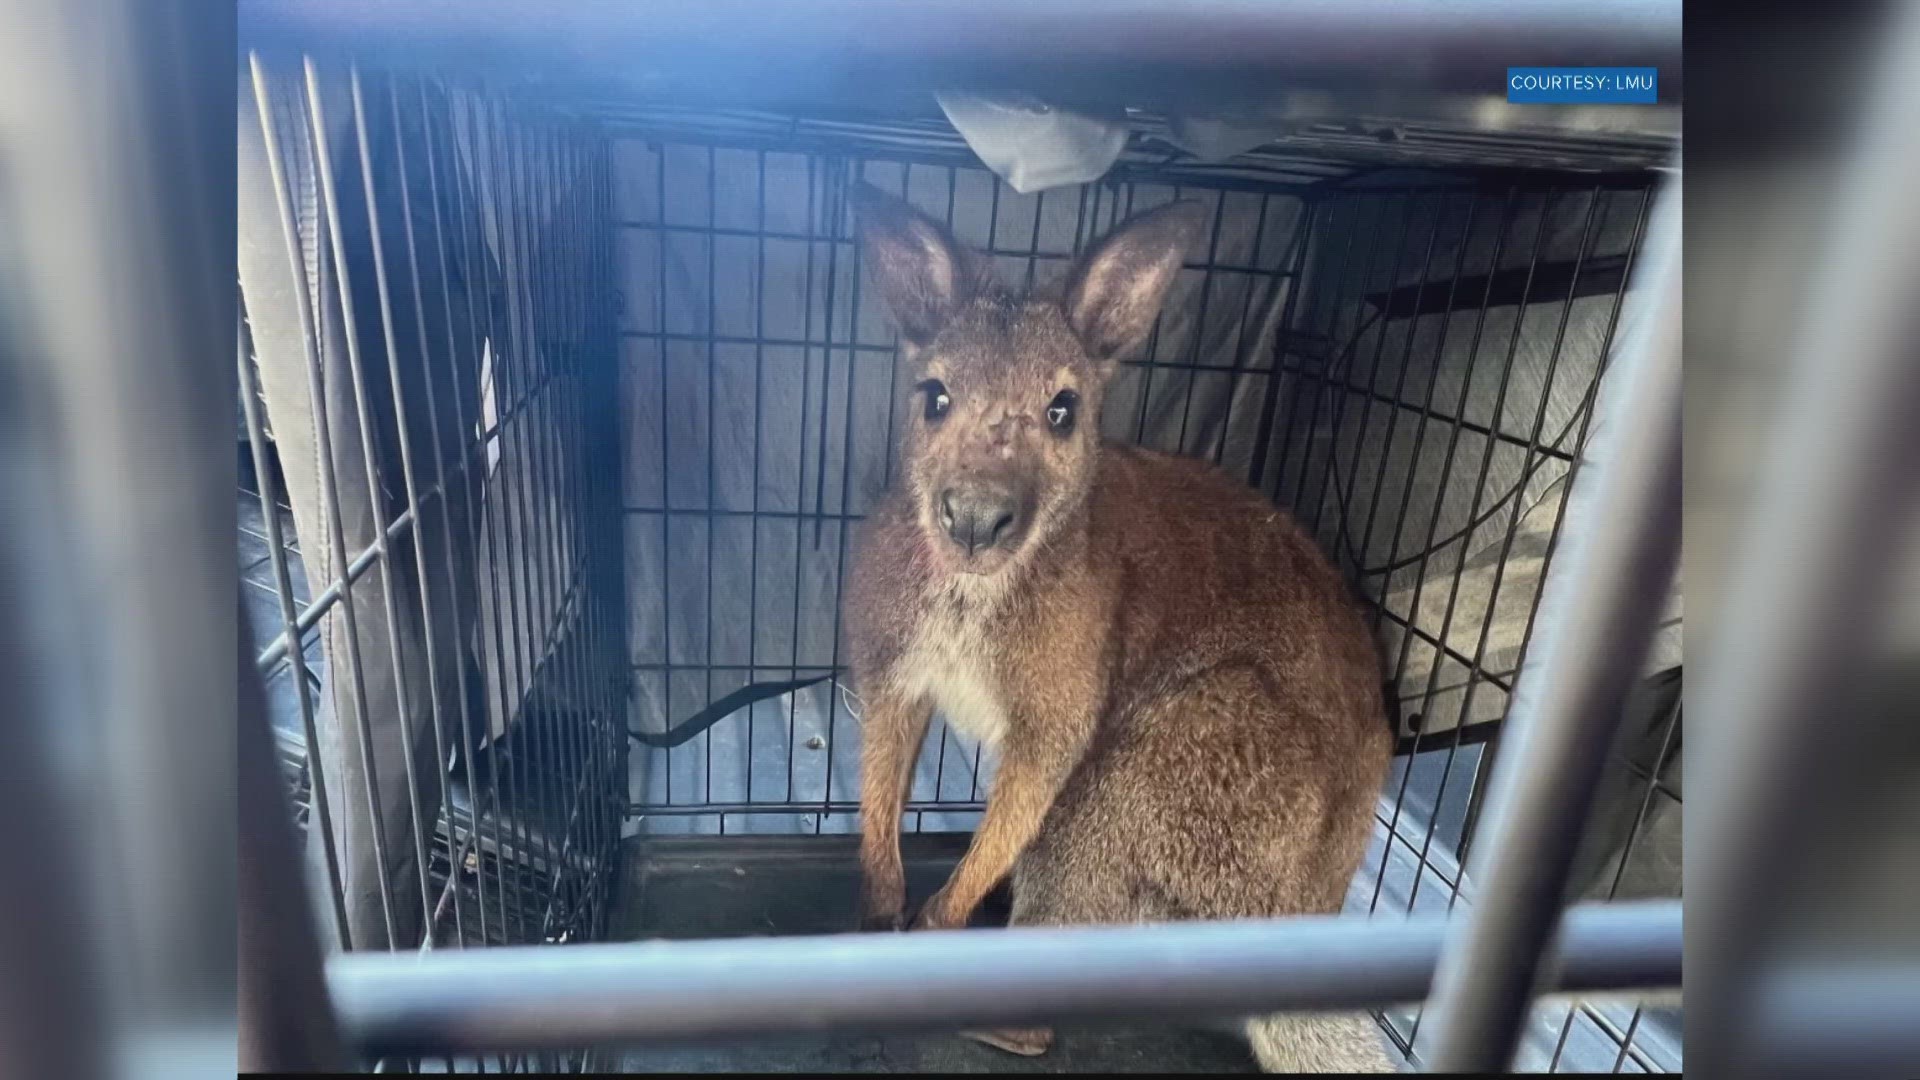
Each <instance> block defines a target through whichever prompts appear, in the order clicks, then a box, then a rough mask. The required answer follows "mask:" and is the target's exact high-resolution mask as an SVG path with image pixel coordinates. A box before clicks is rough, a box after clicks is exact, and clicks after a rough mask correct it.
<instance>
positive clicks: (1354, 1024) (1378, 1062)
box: [1246, 1012, 1400, 1073]
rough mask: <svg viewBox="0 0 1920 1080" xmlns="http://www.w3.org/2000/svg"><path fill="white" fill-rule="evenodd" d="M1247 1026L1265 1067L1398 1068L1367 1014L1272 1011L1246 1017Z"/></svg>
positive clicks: (1305, 1070) (1358, 1070)
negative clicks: (1262, 1014)
mask: <svg viewBox="0 0 1920 1080" xmlns="http://www.w3.org/2000/svg"><path fill="white" fill-rule="evenodd" d="M1246 1030H1247V1041H1249V1042H1251V1043H1252V1044H1253V1056H1254V1058H1255V1059H1257V1060H1258V1061H1259V1062H1260V1070H1261V1071H1262V1072H1270V1073H1391V1072H1399V1071H1400V1069H1399V1066H1400V1062H1399V1059H1398V1057H1396V1056H1395V1055H1393V1054H1392V1053H1390V1052H1389V1051H1388V1048H1387V1037H1386V1034H1385V1033H1384V1032H1382V1031H1381V1030H1380V1024H1379V1023H1378V1022H1377V1021H1375V1020H1374V1018H1373V1017H1372V1016H1370V1015H1368V1014H1367V1013H1363V1012H1357V1013H1298V1012H1296V1013H1274V1014H1273V1015H1271V1016H1262V1017H1259V1018H1257V1019H1254V1020H1249V1021H1247V1029H1246Z"/></svg>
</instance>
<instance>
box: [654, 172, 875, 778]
mask: <svg viewBox="0 0 1920 1080" xmlns="http://www.w3.org/2000/svg"><path fill="white" fill-rule="evenodd" d="M757 164H758V168H757V169H756V171H755V176H756V178H757V180H758V187H757V189H756V192H757V194H756V197H755V200H754V208H755V209H754V212H755V214H756V215H757V219H756V225H757V226H758V228H757V229H756V232H757V233H758V234H759V235H757V236H756V237H755V238H754V271H753V275H754V286H753V338H754V341H753V493H752V496H751V501H750V502H749V503H748V506H749V507H750V510H749V513H750V514H751V517H750V518H749V519H748V521H747V527H748V529H750V530H751V531H752V533H753V535H752V536H750V537H749V538H748V540H747V663H749V664H752V663H753V662H755V661H757V660H758V659H759V658H760V453H761V443H762V439H761V436H762V435H763V434H764V433H765V430H766V424H765V423H764V421H765V419H766V412H765V407H764V403H763V399H764V396H765V395H764V393H763V389H764V386H765V383H766V374H767V370H766V366H767V348H766V336H767V240H766V231H767V153H766V151H764V150H762V151H760V153H759V156H758V159H757ZM715 332H716V333H717V332H718V330H717V328H716V329H715ZM889 418H891V414H889ZM888 444H889V446H891V444H892V440H891V439H889V440H888ZM663 503H664V501H663ZM623 516H624V515H623ZM794 527H795V528H799V526H798V525H796V526H794ZM753 717H754V711H753V709H752V707H748V709H747V801H748V802H752V801H753Z"/></svg>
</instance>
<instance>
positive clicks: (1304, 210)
mask: <svg viewBox="0 0 1920 1080" xmlns="http://www.w3.org/2000/svg"><path fill="white" fill-rule="evenodd" d="M1320 206H1321V204H1320V203H1319V202H1318V201H1316V200H1311V199H1302V200H1301V204H1300V211H1299V213H1300V215H1301V222H1300V224H1299V226H1298V227H1297V229H1298V234H1297V236H1296V238H1295V240H1294V248H1293V253H1294V255H1293V264H1292V270H1290V271H1289V275H1290V278H1291V280H1290V281H1289V283H1288V285H1287V300H1286V306H1285V308H1284V309H1283V310H1282V311H1281V313H1280V321H1279V322H1278V323H1277V324H1275V326H1274V328H1273V350H1272V352H1273V355H1272V367H1271V369H1270V370H1271V372H1272V374H1270V375H1269V376H1268V378H1267V392H1266V395H1265V396H1264V397H1263V398H1262V399H1261V402H1260V423H1259V425H1258V426H1257V427H1256V428H1255V429H1254V438H1253V464H1252V465H1251V467H1250V468H1249V469H1248V472H1247V483H1248V484H1249V485H1251V486H1252V487H1254V488H1255V489H1256V490H1259V491H1266V486H1265V484H1266V476H1267V453H1268V450H1269V448H1270V447H1271V446H1272V442H1273V421H1274V416H1275V413H1276V412H1277V410H1278V409H1279V405H1280V384H1281V382H1283V381H1284V380H1283V379H1282V378H1281V377H1280V376H1281V367H1280V364H1281V358H1282V357H1284V356H1285V355H1286V353H1287V335H1289V334H1291V333H1292V332H1293V316H1294V311H1295V309H1296V306H1297V302H1298V301H1299V299H1300V292H1301V289H1300V285H1301V282H1302V281H1303V280H1304V277H1303V275H1304V273H1305V271H1306V266H1307V252H1308V251H1309V250H1310V249H1311V248H1312V246H1313V220H1314V217H1315V216H1316V215H1318V214H1319V212H1320ZM1287 411H1288V412H1289V413H1291V412H1292V411H1293V410H1292V408H1291V407H1289V409H1288V410H1287Z"/></svg>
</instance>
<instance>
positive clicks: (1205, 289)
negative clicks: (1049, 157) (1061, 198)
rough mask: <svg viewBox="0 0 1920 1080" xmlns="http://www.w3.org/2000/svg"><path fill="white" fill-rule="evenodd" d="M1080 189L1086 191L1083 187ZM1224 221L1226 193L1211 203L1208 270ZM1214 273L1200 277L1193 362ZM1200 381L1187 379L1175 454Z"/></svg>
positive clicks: (1182, 445) (1203, 333) (1181, 449)
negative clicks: (1211, 225)
mask: <svg viewBox="0 0 1920 1080" xmlns="http://www.w3.org/2000/svg"><path fill="white" fill-rule="evenodd" d="M1082 190H1085V189H1084V188H1082ZM1226 218H1227V194H1226V192H1224V191H1223V192H1220V193H1218V195H1217V196H1216V198H1215V199H1214V202H1213V229H1212V234H1211V236H1210V237H1209V238H1208V240H1207V265H1208V266H1209V267H1212V265H1213V263H1214V261H1215V260H1216V259H1218V258H1219V257H1220V226H1221V225H1222V224H1223V223H1224V222H1225V221H1226ZM1215 272H1216V271H1215V270H1213V269H1208V270H1207V272H1206V273H1204V274H1203V275H1201V278H1200V306H1199V310H1198V311H1197V313H1196V314H1195V315H1194V320H1193V350H1192V355H1193V356H1194V358H1195V359H1196V360H1198V358H1199V356H1200V351H1201V347H1202V346H1204V345H1205V344H1206V341H1207V305H1208V303H1209V302H1210V301H1211V300H1212V299H1213V281H1214V274H1215ZM1196 366H1197V364H1196ZM1199 381H1200V380H1199V378H1198V376H1195V375H1188V376H1187V397H1186V400H1185V401H1183V402H1182V403H1181V405H1180V435H1179V437H1178V438H1176V439H1175V440H1174V443H1173V447H1174V452H1175V453H1180V454H1184V453H1186V452H1187V421H1188V420H1189V419H1190V418H1191V417H1192V415H1193V393H1194V390H1195V389H1196V388H1197V387H1198V385H1199ZM1229 391H1231V388H1229ZM1228 400H1229V401H1231V400H1232V394H1231V392H1229V394H1228Z"/></svg>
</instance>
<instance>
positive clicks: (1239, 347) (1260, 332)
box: [1093, 188, 1286, 465]
mask: <svg viewBox="0 0 1920 1080" xmlns="http://www.w3.org/2000/svg"><path fill="white" fill-rule="evenodd" d="M1094 192H1095V199H1094V203H1093V213H1094V217H1095V218H1098V217H1099V215H1100V200H1099V198H1098V193H1099V189H1098V188H1095V189H1094ZM1224 200H1225V195H1224V194H1223V195H1222V203H1221V207H1222V213H1224V212H1225V205H1226V204H1225V201H1224ZM1272 202H1273V196H1271V195H1262V196H1260V209H1259V211H1258V213H1257V214H1256V215H1255V216H1254V221H1253V253H1252V254H1251V255H1250V256H1249V258H1250V259H1251V260H1252V262H1253V265H1255V266H1259V265H1260V248H1261V246H1262V245H1263V244H1264V243H1265V242H1266V239H1267V209H1268V206H1269V204H1271V203H1272ZM1281 261H1282V262H1285V261H1286V257H1285V256H1284V255H1283V256H1282V257H1281ZM1260 278H1266V279H1267V280H1268V286H1269V288H1270V289H1272V290H1274V293H1273V297H1274V300H1273V302H1270V303H1269V304H1268V305H1267V306H1269V307H1271V306H1272V303H1274V302H1278V300H1279V297H1280V294H1279V292H1278V290H1279V288H1280V284H1281V282H1282V280H1284V278H1283V276H1282V275H1281V274H1280V273H1278V272H1273V273H1263V272H1258V271H1256V272H1253V273H1250V274H1249V275H1248V280H1247V296H1246V299H1245V300H1243V301H1241V303H1240V323H1239V326H1238V329H1237V330H1236V332H1235V334H1234V362H1233V366H1234V367H1236V368H1238V367H1244V366H1246V364H1247V361H1248V360H1249V359H1250V358H1251V356H1252V354H1253V350H1254V345H1255V344H1257V342H1256V343H1249V342H1248V340H1247V320H1248V319H1250V318H1252V316H1253V298H1254V294H1255V293H1256V292H1258V290H1257V289H1255V288H1254V282H1255V281H1256V280H1258V279H1260ZM1265 324H1266V318H1265V317H1264V316H1263V317H1262V318H1261V321H1260V325H1257V326H1255V327H1254V335H1255V337H1256V338H1258V337H1261V336H1264V331H1265V328H1266V327H1265ZM1272 377H1273V376H1272V375H1269V376H1268V378H1272ZM1240 379H1241V376H1240V374H1239V373H1238V372H1235V373H1234V374H1233V375H1232V376H1231V377H1230V378H1229V379H1228V380H1227V403H1226V406H1225V408H1223V409H1222V410H1221V413H1220V440H1219V441H1218V442H1216V443H1214V444H1213V453H1212V454H1211V455H1210V456H1211V457H1212V458H1213V463H1214V464H1215V465H1218V464H1220V461H1221V459H1222V458H1223V457H1224V456H1225V455H1226V452H1227V440H1228V439H1230V438H1232V436H1233V402H1234V399H1235V398H1237V397H1239V396H1240Z"/></svg>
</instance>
